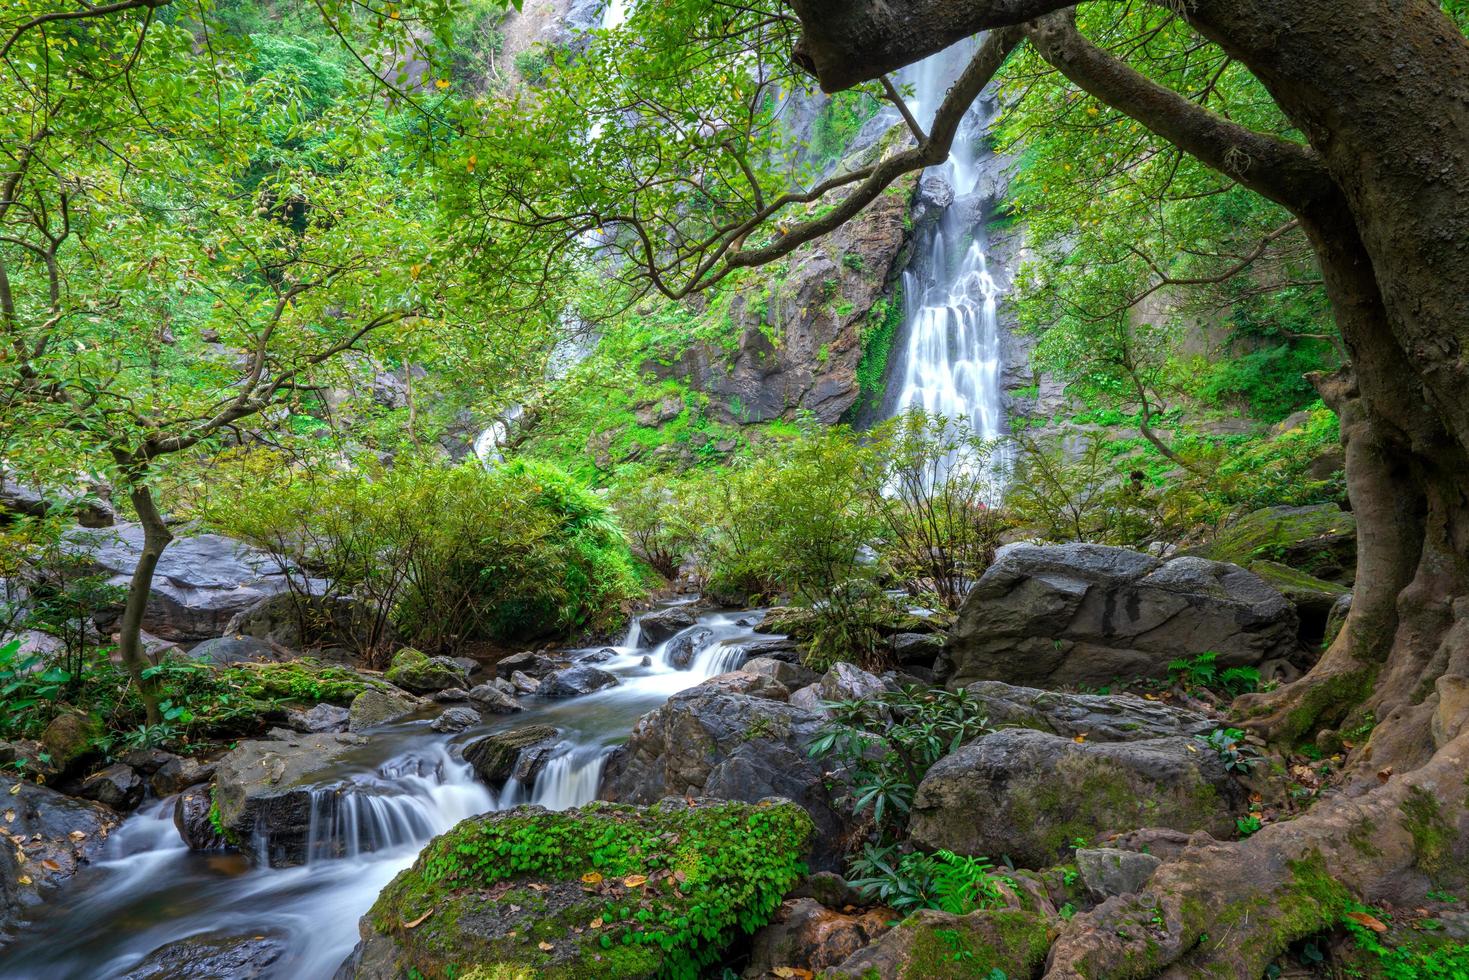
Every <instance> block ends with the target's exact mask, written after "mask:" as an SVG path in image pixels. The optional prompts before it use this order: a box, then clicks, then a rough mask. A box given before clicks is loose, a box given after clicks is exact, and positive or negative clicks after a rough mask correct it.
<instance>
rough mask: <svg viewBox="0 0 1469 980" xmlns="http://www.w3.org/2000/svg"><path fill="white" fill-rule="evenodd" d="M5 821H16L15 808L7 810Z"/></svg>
mask: <svg viewBox="0 0 1469 980" xmlns="http://www.w3.org/2000/svg"><path fill="white" fill-rule="evenodd" d="M5 822H6V823H15V811H14V810H6V811H5Z"/></svg>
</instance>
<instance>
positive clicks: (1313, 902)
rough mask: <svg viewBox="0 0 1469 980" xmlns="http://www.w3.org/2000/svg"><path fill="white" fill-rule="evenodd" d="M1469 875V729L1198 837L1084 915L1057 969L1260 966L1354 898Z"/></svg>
mask: <svg viewBox="0 0 1469 980" xmlns="http://www.w3.org/2000/svg"><path fill="white" fill-rule="evenodd" d="M1466 882H1469V730H1466V731H1464V732H1461V733H1459V734H1457V735H1456V736H1455V737H1454V738H1453V740H1452V741H1450V742H1448V743H1447V744H1445V745H1444V746H1443V747H1442V748H1441V749H1440V750H1439V751H1438V752H1437V753H1435V754H1434V756H1433V757H1432V759H1430V760H1429V761H1428V763H1426V764H1425V765H1423V766H1422V767H1421V768H1419V769H1416V770H1414V771H1412V772H1410V773H1407V774H1405V775H1392V776H1389V777H1388V778H1387V781H1386V782H1384V783H1382V784H1381V785H1379V786H1377V787H1376V788H1374V789H1371V790H1370V791H1368V792H1366V793H1364V794H1362V795H1359V796H1355V797H1354V796H1350V795H1348V794H1346V793H1339V794H1338V795H1336V796H1333V797H1330V798H1328V799H1326V800H1323V801H1322V802H1320V803H1318V804H1317V806H1316V808H1315V809H1313V810H1312V811H1310V812H1309V813H1307V814H1306V815H1304V816H1302V817H1300V818H1299V819H1297V820H1294V821H1291V822H1288V823H1279V824H1272V825H1270V826H1267V827H1265V828H1264V829H1263V830H1261V831H1260V832H1259V833H1257V834H1255V835H1254V836H1253V837H1250V838H1248V839H1246V840H1243V841H1238V842H1233V843H1221V842H1217V841H1210V842H1207V843H1200V844H1196V845H1194V846H1191V847H1189V848H1188V849H1187V850H1186V851H1185V852H1184V853H1183V854H1182V855H1181V856H1180V857H1179V858H1178V859H1176V860H1174V861H1171V862H1168V863H1166V864H1164V865H1162V866H1161V867H1159V868H1158V870H1157V871H1156V872H1155V873H1154V874H1153V877H1152V878H1151V879H1150V880H1149V882H1148V884H1147V886H1146V888H1144V889H1143V890H1142V891H1141V892H1139V893H1138V894H1135V895H1124V896H1120V897H1117V898H1112V899H1109V900H1107V901H1106V902H1104V903H1103V904H1102V905H1100V906H1098V907H1097V908H1095V909H1093V910H1091V911H1090V912H1086V913H1083V914H1081V915H1078V916H1076V917H1075V918H1074V919H1073V920H1072V921H1071V922H1070V923H1069V924H1068V925H1067V927H1066V928H1065V929H1064V930H1063V931H1062V933H1061V936H1060V938H1059V939H1058V940H1057V941H1056V943H1055V945H1054V946H1053V947H1052V948H1051V953H1050V957H1049V960H1048V962H1047V972H1046V974H1045V976H1046V978H1047V980H1081V978H1085V977H1108V978H1116V980H1123V978H1131V977H1137V978H1142V977H1154V976H1163V977H1179V978H1182V977H1195V976H1239V977H1258V976H1260V975H1262V974H1263V973H1264V971H1265V968H1266V967H1267V966H1268V965H1269V963H1270V962H1271V960H1273V959H1274V958H1275V957H1277V956H1279V955H1280V954H1281V953H1282V952H1284V950H1285V949H1286V947H1287V946H1288V945H1289V944H1290V943H1292V942H1294V941H1295V940H1297V939H1300V938H1302V937H1305V936H1309V935H1311V934H1313V933H1315V932H1318V931H1320V930H1322V929H1324V928H1327V927H1329V926H1331V925H1334V924H1335V923H1336V922H1338V921H1339V920H1340V918H1341V915H1342V913H1343V912H1344V911H1345V910H1346V907H1347V905H1348V903H1349V902H1352V901H1364V902H1374V901H1388V902H1395V903H1407V902H1412V901H1418V900H1421V898H1422V896H1423V895H1424V893H1425V892H1426V891H1427V890H1428V889H1430V888H1435V887H1437V888H1460V887H1463V885H1464V884H1465V883H1466Z"/></svg>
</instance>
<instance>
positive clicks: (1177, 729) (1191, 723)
mask: <svg viewBox="0 0 1469 980" xmlns="http://www.w3.org/2000/svg"><path fill="white" fill-rule="evenodd" d="M965 690H966V691H968V692H969V693H970V694H971V695H973V696H974V698H975V699H976V700H977V701H978V702H979V704H980V709H981V713H982V714H983V715H984V716H985V717H987V718H988V719H989V723H990V725H991V726H992V727H994V728H1033V729H1035V730H1037V731H1042V732H1048V733H1050V734H1052V735H1063V736H1065V737H1066V738H1075V737H1077V736H1080V737H1082V738H1085V739H1088V740H1090V741H1093V742H1132V741H1136V740H1138V739H1141V738H1164V737H1167V736H1170V735H1207V734H1208V733H1209V732H1211V731H1213V730H1214V729H1215V728H1217V727H1219V723H1218V722H1217V721H1215V720H1214V719H1212V718H1210V717H1208V716H1207V715H1204V714H1201V713H1200V712H1197V711H1190V710H1189V709H1187V708H1181V707H1177V706H1175V705H1171V704H1164V703H1163V702H1161V701H1150V700H1148V699H1147V698H1142V697H1138V696H1137V695H1135V694H1106V695H1103V694H1069V693H1066V692H1064V691H1042V690H1039V689H1037V688H1034V687H1015V686H1013V685H1010V684H1003V683H1001V682H1000V681H976V682H975V683H973V684H970V685H969V686H968V687H966V688H965Z"/></svg>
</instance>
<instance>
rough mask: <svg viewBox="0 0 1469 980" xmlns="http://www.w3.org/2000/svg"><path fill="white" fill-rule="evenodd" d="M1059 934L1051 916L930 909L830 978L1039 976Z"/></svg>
mask: <svg viewBox="0 0 1469 980" xmlns="http://www.w3.org/2000/svg"><path fill="white" fill-rule="evenodd" d="M1054 938H1055V932H1054V930H1053V928H1052V927H1051V926H1050V925H1049V924H1048V923H1047V922H1046V920H1045V918H1044V917H1042V916H1040V915H1038V914H1036V913H1033V912H1025V911H1022V910H1020V909H986V910H983V911H979V912H972V913H970V914H969V915H962V916H961V915H950V914H948V913H947V912H938V911H934V910H932V909H924V910H923V911H920V912H916V913H914V914H913V915H911V916H909V917H908V918H906V919H904V920H903V921H902V922H901V923H900V924H899V925H898V926H897V927H896V928H895V929H893V930H892V931H891V932H888V933H886V934H885V935H883V936H882V937H881V938H880V939H878V940H877V941H876V942H874V943H872V944H871V945H870V946H868V947H867V948H865V949H862V950H860V951H858V952H857V953H855V954H854V955H853V956H851V957H849V958H848V959H847V960H846V962H844V963H842V964H841V966H839V967H836V968H835V969H833V970H831V971H829V972H828V973H827V974H824V975H825V976H829V977H833V978H838V977H841V978H845V977H861V978H863V980H931V978H935V977H946V978H953V980H969V978H974V980H990V978H992V977H994V976H996V975H997V974H1003V975H1004V976H1006V977H1014V978H1020V977H1031V976H1036V975H1038V974H1039V972H1040V969H1041V966H1042V965H1043V964H1044V963H1045V960H1046V953H1047V952H1048V951H1049V950H1050V948H1051V942H1052V940H1053V939H1054Z"/></svg>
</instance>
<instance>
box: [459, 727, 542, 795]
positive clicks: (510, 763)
mask: <svg viewBox="0 0 1469 980" xmlns="http://www.w3.org/2000/svg"><path fill="white" fill-rule="evenodd" d="M560 739H561V733H560V732H559V731H557V730H556V729H555V728H552V727H551V726H550V725H526V726H525V727H524V728H512V729H510V730H509V731H505V732H496V733H495V734H493V735H486V736H485V737H484V738H477V739H475V740H474V741H472V742H470V743H468V744H467V745H465V746H464V750H463V754H464V761H465V762H467V763H469V764H470V766H471V767H473V769H474V774H475V775H476V776H478V777H479V778H480V781H481V782H483V783H484V784H485V785H487V786H500V785H502V784H503V783H504V782H505V780H507V779H509V778H510V777H511V776H512V775H513V774H514V773H515V765H516V760H517V759H518V758H519V757H520V754H521V753H522V752H523V751H525V750H527V749H530V748H534V747H536V746H547V747H549V746H552V745H555V744H556V743H557V742H558V741H560ZM522 781H526V780H522Z"/></svg>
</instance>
